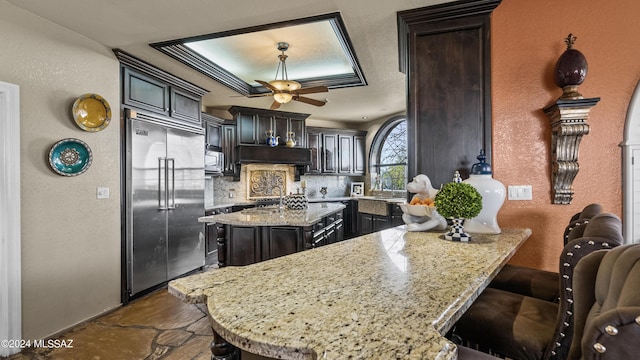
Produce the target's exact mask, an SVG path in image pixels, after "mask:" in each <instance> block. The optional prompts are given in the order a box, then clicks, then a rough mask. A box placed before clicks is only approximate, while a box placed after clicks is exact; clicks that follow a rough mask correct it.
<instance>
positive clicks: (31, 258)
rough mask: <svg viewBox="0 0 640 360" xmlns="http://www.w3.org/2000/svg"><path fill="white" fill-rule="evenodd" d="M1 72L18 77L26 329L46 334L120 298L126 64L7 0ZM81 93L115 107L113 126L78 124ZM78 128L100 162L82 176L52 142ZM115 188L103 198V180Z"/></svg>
mask: <svg viewBox="0 0 640 360" xmlns="http://www.w3.org/2000/svg"><path fill="white" fill-rule="evenodd" d="M0 44H2V51H0V81H5V82H9V83H14V84H17V85H19V86H20V99H21V107H20V114H21V128H20V133H21V136H20V143H21V169H20V176H21V202H22V211H21V217H22V234H21V235H22V259H21V260H22V329H23V332H22V338H23V339H36V338H42V337H45V336H48V335H51V334H53V333H56V332H58V331H60V330H63V329H66V328H68V327H70V326H72V325H74V324H76V323H78V322H81V321H83V320H85V319H87V318H90V317H93V316H95V315H97V314H99V313H102V312H104V311H105V310H108V309H111V308H114V307H116V306H118V305H119V304H120V205H119V204H120V190H119V183H120V182H119V173H120V167H119V164H120V161H119V122H120V121H119V117H120V111H119V80H118V78H119V76H118V74H119V68H118V61H117V60H116V59H115V56H113V54H112V53H111V51H110V49H107V48H105V47H103V46H101V45H99V44H97V43H95V42H93V41H91V40H90V39H87V38H85V37H82V36H80V35H78V34H76V33H74V32H71V31H69V30H67V29H64V28H62V27H59V26H57V25H55V24H53V23H51V22H48V21H45V20H43V19H41V18H39V17H36V16H33V15H31V14H30V13H27V12H25V11H23V10H21V9H18V8H16V7H14V6H13V5H11V4H8V3H6V2H5V1H4V0H0ZM84 93H97V94H100V95H101V96H103V97H104V98H105V99H106V100H107V101H108V102H109V103H110V104H111V107H112V111H113V119H112V122H111V124H110V126H109V127H107V128H106V129H105V130H103V131H101V132H98V133H89V132H85V131H83V130H80V129H79V128H78V127H76V125H75V124H74V122H73V118H72V116H71V111H70V109H71V105H72V104H73V101H74V100H75V99H76V98H77V97H78V96H80V95H82V94H84ZM69 137H74V138H79V139H81V140H83V141H84V142H86V143H87V144H88V145H89V146H90V147H91V149H92V151H93V156H94V158H93V164H92V165H91V167H90V168H89V170H88V171H87V172H86V173H84V174H82V175H80V176H76V177H63V176H60V175H57V174H56V173H54V172H53V171H52V170H51V169H50V168H49V165H48V162H47V155H48V152H49V149H50V147H51V145H53V144H54V143H55V142H56V141H58V140H60V139H63V138H69ZM98 186H101V187H103V186H106V187H109V188H110V190H111V197H110V198H109V199H106V200H97V199H96V187H98Z"/></svg>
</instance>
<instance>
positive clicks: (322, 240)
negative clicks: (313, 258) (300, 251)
mask: <svg viewBox="0 0 640 360" xmlns="http://www.w3.org/2000/svg"><path fill="white" fill-rule="evenodd" d="M304 232H305V248H306V249H312V248H316V247H320V246H324V245H329V244H333V243H336V242H339V241H342V240H344V219H343V212H342V211H340V212H337V213H335V214H331V215H329V216H327V217H325V218H324V219H322V220H321V221H318V222H317V223H315V224H313V225H312V226H309V227H306V228H304Z"/></svg>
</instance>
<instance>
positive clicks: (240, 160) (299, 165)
mask: <svg viewBox="0 0 640 360" xmlns="http://www.w3.org/2000/svg"><path fill="white" fill-rule="evenodd" d="M242 164H274V165H280V164H281V165H293V166H295V169H296V171H295V180H296V181H298V180H300V175H304V173H305V170H306V167H307V166H308V165H311V149H308V148H300V147H287V146H275V147H271V146H260V145H254V146H252V145H238V146H236V167H237V169H236V170H237V171H236V172H235V175H234V180H238V181H239V180H240V171H241V167H242Z"/></svg>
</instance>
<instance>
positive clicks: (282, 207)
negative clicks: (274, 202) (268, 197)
mask: <svg viewBox="0 0 640 360" xmlns="http://www.w3.org/2000/svg"><path fill="white" fill-rule="evenodd" d="M276 189H278V192H279V193H280V205H278V210H280V212H282V210H284V205H283V204H282V188H281V187H280V186H276Z"/></svg>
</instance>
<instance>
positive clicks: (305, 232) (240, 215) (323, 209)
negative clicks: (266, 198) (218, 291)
mask: <svg viewBox="0 0 640 360" xmlns="http://www.w3.org/2000/svg"><path fill="white" fill-rule="evenodd" d="M343 209H344V205H342V204H330V203H322V204H317V203H316V204H309V208H308V209H306V210H284V214H282V215H279V214H278V210H277V209H273V208H252V209H245V210H242V211H238V212H230V213H221V214H218V215H213V216H205V217H203V218H201V219H200V221H201V222H205V223H207V224H216V225H215V226H216V227H215V228H216V229H217V230H215V231H216V232H215V236H216V237H217V238H216V245H217V250H218V252H217V255H218V265H219V266H220V267H223V266H243V265H249V264H253V263H257V262H260V261H265V260H269V259H274V258H277V257H280V256H285V255H289V254H293V253H296V252H300V251H304V250H309V249H313V248H316V247H320V246H324V245H328V244H332V243H336V242H339V241H342V240H343V239H344V219H343V214H342V210H343ZM221 224H224V226H223V229H220V228H219V226H220V225H221ZM212 231H213V230H212ZM209 245H211V242H210V241H209Z"/></svg>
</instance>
